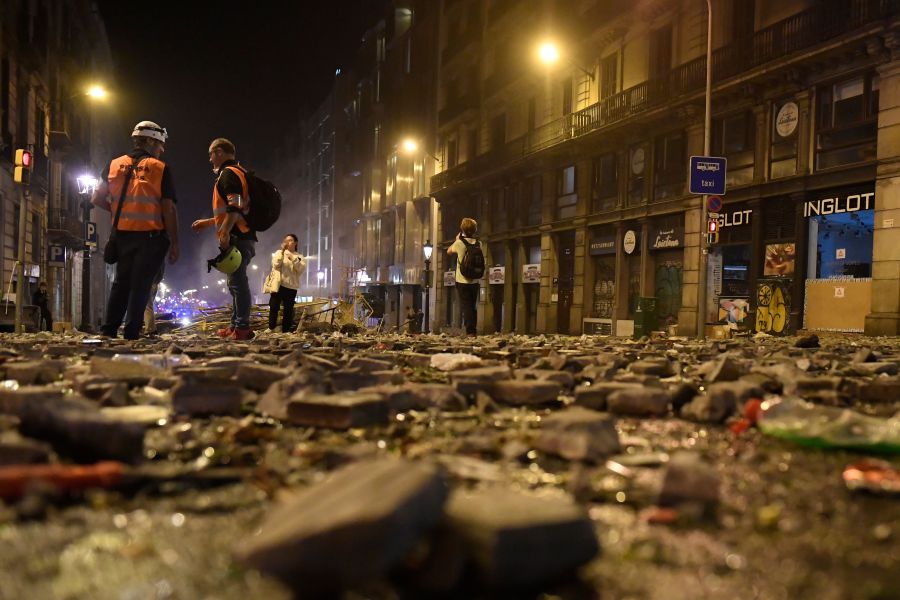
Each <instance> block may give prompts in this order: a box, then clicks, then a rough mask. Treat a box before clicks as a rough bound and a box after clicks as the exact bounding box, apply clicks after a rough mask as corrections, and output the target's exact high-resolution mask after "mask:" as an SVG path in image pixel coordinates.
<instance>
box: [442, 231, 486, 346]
mask: <svg viewBox="0 0 900 600" xmlns="http://www.w3.org/2000/svg"><path fill="white" fill-rule="evenodd" d="M477 232H478V223H477V222H476V221H475V219H470V218H468V217H466V218H465V219H463V220H462V222H461V223H460V225H459V233H457V234H456V241H454V242H453V244H451V245H450V247H449V248H447V255H448V256H450V255H453V254H455V255H456V293H457V296H458V298H459V305H460V310H461V312H462V325H463V327H465V330H466V334H468V335H475V334H476V332H477V329H476V327H477V323H478V316H477V314H476V308H475V307H476V303H477V302H478V290H479V284H478V280H479V279H481V277H483V276H484V251H483V250H482V248H481V242H480V241H478V238H477V237H476V234H477Z"/></svg>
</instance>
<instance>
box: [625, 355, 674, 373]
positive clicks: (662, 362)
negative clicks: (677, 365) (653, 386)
mask: <svg viewBox="0 0 900 600" xmlns="http://www.w3.org/2000/svg"><path fill="white" fill-rule="evenodd" d="M628 368H629V370H630V371H631V372H632V373H636V374H638V375H656V376H658V377H669V376H670V375H672V374H674V370H673V368H672V363H671V362H670V361H669V359H667V358H645V359H643V360H638V361H635V362H633V363H631V366H630V367H628Z"/></svg>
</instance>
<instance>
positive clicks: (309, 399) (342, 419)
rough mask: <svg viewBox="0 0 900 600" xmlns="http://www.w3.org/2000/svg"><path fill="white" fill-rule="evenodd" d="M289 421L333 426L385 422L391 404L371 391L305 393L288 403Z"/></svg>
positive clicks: (314, 425) (317, 425)
mask: <svg viewBox="0 0 900 600" xmlns="http://www.w3.org/2000/svg"><path fill="white" fill-rule="evenodd" d="M287 421H289V422H290V423H293V424H294V425H304V426H307V427H326V428H329V429H349V428H351V427H369V426H372V425H385V424H387V422H388V403H387V401H386V400H385V399H384V398H383V397H382V396H381V394H377V393H371V392H355V393H353V392H350V393H344V394H305V395H300V396H295V397H292V398H291V400H290V402H288V405H287Z"/></svg>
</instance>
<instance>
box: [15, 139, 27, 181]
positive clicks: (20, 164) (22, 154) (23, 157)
mask: <svg viewBox="0 0 900 600" xmlns="http://www.w3.org/2000/svg"><path fill="white" fill-rule="evenodd" d="M13 180H14V181H15V182H16V183H20V184H22V185H28V184H29V183H30V182H31V152H30V151H29V150H23V149H21V148H20V149H18V150H16V168H15V171H14V172H13Z"/></svg>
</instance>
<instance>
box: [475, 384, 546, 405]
mask: <svg viewBox="0 0 900 600" xmlns="http://www.w3.org/2000/svg"><path fill="white" fill-rule="evenodd" d="M560 392H562V386H561V385H560V384H559V383H557V382H556V381H541V380H537V379H534V380H528V379H526V380H512V381H497V382H495V383H494V384H493V385H492V386H491V388H490V392H489V394H490V396H491V398H493V399H494V400H496V401H497V402H501V403H503V404H509V405H512V406H526V405H533V404H546V403H547V402H556V401H557V400H558V399H559V394H560Z"/></svg>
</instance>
